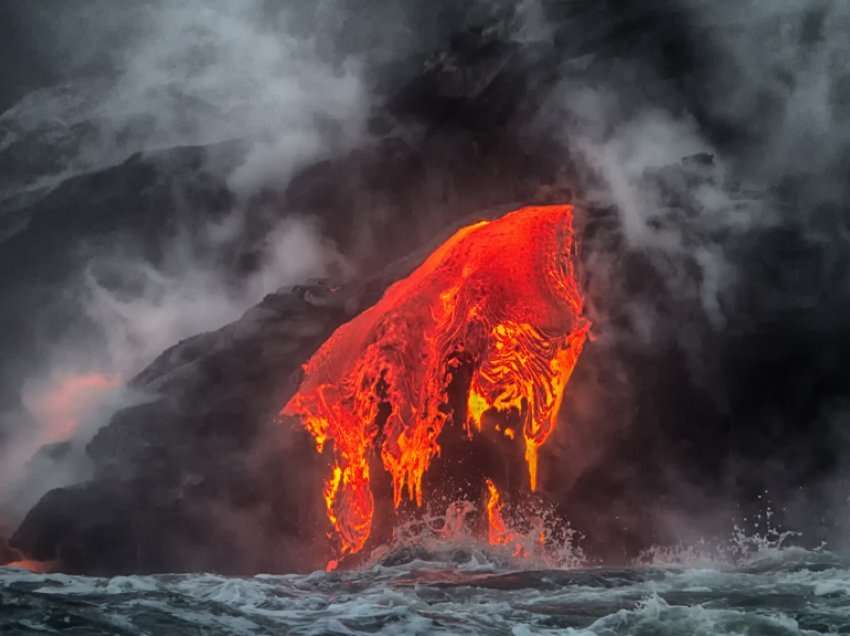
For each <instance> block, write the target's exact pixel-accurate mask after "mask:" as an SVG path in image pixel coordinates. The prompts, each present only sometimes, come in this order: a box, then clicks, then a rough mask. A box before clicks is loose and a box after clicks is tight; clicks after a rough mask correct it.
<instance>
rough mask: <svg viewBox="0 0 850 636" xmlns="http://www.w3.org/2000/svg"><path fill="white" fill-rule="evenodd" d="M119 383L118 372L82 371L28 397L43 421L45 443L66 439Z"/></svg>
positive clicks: (32, 409) (31, 406)
mask: <svg viewBox="0 0 850 636" xmlns="http://www.w3.org/2000/svg"><path fill="white" fill-rule="evenodd" d="M118 386H120V380H119V378H117V377H116V376H112V375H106V374H103V373H98V372H92V373H79V374H74V375H68V376H64V377H62V378H60V379H59V380H58V381H57V382H56V383H55V384H52V385H51V386H50V387H49V388H48V389H47V390H44V391H42V392H39V393H38V394H36V395H34V396H31V397H29V398H28V399H27V402H28V406H29V409H30V411H32V413H33V414H34V415H35V416H36V417H37V418H38V420H39V421H40V422H41V423H42V424H43V427H44V428H43V434H42V440H41V441H42V443H53V442H64V441H66V440H68V439H70V438H71V437H72V436H73V435H74V432H75V431H76V430H77V428H78V427H79V425H80V422H81V421H83V420H85V418H87V417H89V416H90V415H91V413H92V411H93V410H94V409H95V408H96V407H97V406H98V404H100V402H101V400H102V399H103V397H104V396H105V395H106V394H107V393H108V392H109V391H112V390H113V389H115V388H117V387H118Z"/></svg>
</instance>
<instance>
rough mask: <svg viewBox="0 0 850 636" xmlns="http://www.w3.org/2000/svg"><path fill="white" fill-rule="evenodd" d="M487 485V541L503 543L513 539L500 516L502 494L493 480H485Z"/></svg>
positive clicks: (495, 543)
mask: <svg viewBox="0 0 850 636" xmlns="http://www.w3.org/2000/svg"><path fill="white" fill-rule="evenodd" d="M485 483H486V485H487V541H489V542H490V545H504V544H506V543H510V542H511V541H513V534H512V533H511V531H510V530H508V526H507V524H505V520H504V518H503V517H502V495H500V494H499V490H498V489H497V488H496V484H494V483H493V480H491V479H488V480H486V482H485Z"/></svg>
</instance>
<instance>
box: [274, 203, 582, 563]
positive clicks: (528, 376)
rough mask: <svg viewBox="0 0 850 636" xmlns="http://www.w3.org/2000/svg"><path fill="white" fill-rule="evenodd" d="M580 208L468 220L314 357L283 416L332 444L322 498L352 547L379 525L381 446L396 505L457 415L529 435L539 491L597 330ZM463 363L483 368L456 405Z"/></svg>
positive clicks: (416, 489)
mask: <svg viewBox="0 0 850 636" xmlns="http://www.w3.org/2000/svg"><path fill="white" fill-rule="evenodd" d="M572 214H573V209H572V207H571V206H568V205H557V206H542V207H526V208H522V209H519V210H516V211H514V212H511V213H509V214H506V215H505V216H503V217H502V218H500V219H498V220H495V221H491V222H488V221H482V222H480V223H475V224H473V225H469V226H467V227H464V228H462V229H460V230H459V231H458V232H456V233H455V234H454V235H453V236H452V237H451V238H450V239H448V240H447V241H446V242H445V243H443V244H442V245H441V246H440V247H438V248H437V249H436V250H435V251H434V252H433V253H432V254H431V255H430V256H429V257H428V258H427V259H426V260H425V262H424V263H422V265H420V266H419V267H418V268H417V269H416V270H415V271H414V272H413V273H412V274H410V275H409V276H408V277H407V278H404V279H402V280H400V281H398V282H396V283H395V284H393V285H392V286H391V287H389V289H387V291H386V292H385V294H384V296H383V297H382V298H381V300H380V301H378V303H377V304H375V305H373V306H372V307H370V308H368V309H366V310H365V311H364V312H363V313H361V314H360V315H358V316H357V317H355V318H354V319H353V320H351V321H350V322H348V323H346V324H344V325H342V326H341V327H339V328H338V329H337V330H336V331H335V332H334V333H333V334H332V335H331V337H330V338H329V339H328V340H327V341H326V342H325V343H324V344H323V345H322V346H321V347H320V348H319V350H318V351H317V352H316V353H315V354H314V355H313V356H312V357H311V358H310V360H309V361H308V362H307V363H306V364H305V365H304V372H305V377H304V380H303V382H302V384H301V386H300V388H299V390H298V392H297V393H295V395H294V396H293V397H292V398H291V399H290V400H289V402H288V403H287V404H286V405H285V406H284V408H283V410H282V411H281V414H282V415H289V416H298V417H300V418H301V421H302V423H303V425H304V426H305V428H306V429H307V430H308V431H309V432H310V434H311V435H312V436H313V438H314V440H315V443H316V448H317V451H318V452H319V453H324V452H326V451H327V449H328V448H329V447H332V449H331V453H332V469H331V474H330V476H329V478H328V480H327V482H326V484H325V489H324V498H325V505H326V507H327V515H328V519H329V520H330V523H331V525H332V526H333V529H334V531H335V533H336V536H337V538H338V541H339V552H340V555H345V554H352V553H355V552H358V551H359V550H361V549H362V548H363V546H364V544H365V543H366V540H367V539H368V538H369V535H370V533H371V530H372V519H373V515H374V509H375V502H374V497H373V494H372V487H371V484H370V462H369V458H370V456H371V455H372V454H373V453H379V455H380V459H381V464H382V466H383V469H384V470H386V471H387V472H388V473H389V475H390V477H391V479H392V487H393V504H394V506H395V507H396V508H397V507H398V506H399V505H400V503H401V501H402V499H403V498H405V497H406V498H408V499H409V500H410V501H412V502H415V504H416V505H418V506H421V505H422V503H423V499H424V498H425V495H426V493H423V486H422V481H423V475H424V474H425V472H426V471H427V470H428V467H429V465H430V463H431V461H432V459H433V458H434V457H436V456H437V455H438V454H439V453H440V434H441V432H442V431H443V429H444V427H445V426H446V424H447V423H453V425H454V426H462V427H464V429H463V430H464V431H465V434H466V435H467V436H468V437H469V438H470V439H471V438H472V437H473V436H475V435H477V434H480V433H482V432H483V430H484V427H487V426H493V427H494V428H495V429H496V430H498V431H500V432H501V433H502V434H504V435H505V436H507V437H509V438H511V439H513V438H515V437H516V438H521V440H522V443H523V445H524V449H525V450H524V455H525V463H526V464H527V471H528V482H527V483H528V486H529V488H530V489H531V490H535V489H536V488H537V472H538V470H537V465H538V450H539V449H540V447H541V446H542V445H543V444H544V443H545V442H546V440H547V439H548V438H549V436H550V435H551V433H552V431H553V430H554V428H555V426H556V424H557V416H558V411H559V409H560V406H561V401H562V399H563V395H564V389H565V387H566V385H567V382H568V381H569V379H570V375H571V374H572V372H573V369H574V368H575V365H576V363H577V361H578V358H579V355H580V354H581V350H582V347H583V345H584V342H585V339H586V337H587V333H588V329H589V327H590V323H589V322H588V321H587V320H586V319H585V318H584V317H583V305H584V300H583V297H582V294H581V291H580V289H579V286H578V283H577V280H576V273H575V251H576V241H575V237H574V233H573V228H572ZM463 364H467V365H470V368H471V369H472V373H471V380H470V383H469V386H468V389H467V393H466V398H465V403H466V408H465V409H452V408H451V406H450V399H449V395H448V392H449V387H450V385H451V383H452V380H453V379H454V376H455V374H456V373H457V372H458V370H459V369H460V367H461V366H462V365H463ZM463 410H465V411H466V412H465V413H462V412H460V413H458V412H456V411H463ZM485 413H487V414H488V416H487V417H484V415H485ZM517 413H518V414H519V415H520V419H519V420H517V418H516V417H513V418H511V417H508V415H509V414H517ZM458 420H460V421H458ZM517 422H519V423H518V424H517ZM486 486H487V488H488V490H489V492H490V499H489V506H488V513H489V514H488V520H489V524H490V533H489V536H490V538H491V540H494V541H495V542H497V543H498V542H504V541H505V540H506V539H505V537H506V534H505V533H506V530H505V529H504V522H503V521H502V519H501V516H500V514H498V509H499V508H498V507H499V505H500V504H499V503H498V501H497V500H496V499H494V497H496V496H497V494H494V493H497V491H496V490H495V486H494V485H493V483H492V482H491V481H490V480H487V484H486Z"/></svg>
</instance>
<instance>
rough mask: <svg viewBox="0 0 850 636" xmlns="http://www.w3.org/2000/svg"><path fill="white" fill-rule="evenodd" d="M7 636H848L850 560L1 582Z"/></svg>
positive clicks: (462, 562)
mask: <svg viewBox="0 0 850 636" xmlns="http://www.w3.org/2000/svg"><path fill="white" fill-rule="evenodd" d="M0 633H2V634H4V635H5V634H151V635H158V634H168V635H171V634H173V635H182V634H192V635H201V634H304V635H307V634H370V635H375V634H476V635H488V634H494V635H495V634H510V635H516V636H525V635H529V634H575V635H591V634H595V635H599V636H603V635H613V634H640V635H647V636H648V635H654V634H659V635H661V634H664V635H672V634H698V635H701V634H705V635H708V634H751V635H756V634H764V635H771V636H779V635H784V634H844V633H850V560H848V559H846V558H845V557H842V556H839V555H836V554H833V553H831V552H829V551H827V550H821V551H807V550H803V549H799V548H781V547H778V548H777V547H770V548H767V549H761V548H759V549H755V550H752V551H751V552H750V553H748V554H747V555H746V556H743V557H740V558H737V559H728V558H726V557H718V555H717V553H716V552H715V553H713V554H710V555H706V554H703V553H701V551H700V550H694V549H689V550H679V551H669V550H667V551H665V550H658V551H655V552H653V553H650V554H648V555H647V556H646V558H644V559H643V560H642V562H641V563H636V564H634V565H632V566H629V567H623V568H606V567H598V566H578V567H577V566H575V564H572V565H570V566H567V567H535V566H534V565H533V564H531V563H529V562H527V561H524V560H521V559H513V558H510V557H507V556H506V555H505V554H503V553H501V552H500V551H499V550H498V549H492V548H490V547H485V546H480V545H479V546H475V545H469V544H467V545H456V546H452V545H445V546H443V547H441V548H435V547H434V546H433V545H429V546H424V545H419V546H416V545H407V546H403V547H397V548H394V549H388V550H385V551H383V553H382V554H380V555H378V556H377V557H376V558H375V559H373V560H372V561H371V562H369V563H368V564H366V565H364V566H362V567H361V568H359V569H354V570H345V571H339V570H338V571H334V572H324V571H318V572H314V573H312V574H298V575H296V574H291V575H276V576H272V575H258V576H253V577H246V578H241V577H227V576H219V575H216V574H201V573H199V574H179V575H178V574H163V575H156V576H117V577H112V578H91V577H83V576H68V575H64V574H35V573H30V572H27V571H23V570H13V569H8V568H7V569H2V568H0Z"/></svg>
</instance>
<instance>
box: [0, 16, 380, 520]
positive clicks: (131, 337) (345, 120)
mask: <svg viewBox="0 0 850 636" xmlns="http://www.w3.org/2000/svg"><path fill="white" fill-rule="evenodd" d="M55 9H56V10H55V11H52V10H51V12H46V11H44V10H43V9H42V8H37V7H35V8H33V9H32V11H31V13H30V14H29V15H28V19H30V20H31V21H32V23H33V24H36V25H39V28H40V29H42V32H44V33H48V32H49V33H51V35H52V36H53V37H52V38H51V40H50V43H49V46H50V47H51V48H50V50H49V54H50V57H51V59H52V60H53V62H54V63H55V64H56V65H57V66H58V73H57V74H58V76H59V77H60V78H65V77H67V81H62V82H60V83H59V84H56V85H49V86H45V87H44V88H41V89H39V90H36V91H34V92H33V93H31V94H29V95H27V96H25V97H24V98H23V99H22V100H20V101H19V102H18V103H17V104H15V105H14V106H12V107H11V108H10V109H9V110H7V111H6V112H5V113H3V114H2V115H0V151H7V152H11V153H13V156H14V152H15V149H16V148H17V147H19V146H30V147H32V148H35V151H34V152H33V153H32V155H33V157H32V161H31V162H29V163H28V165H26V166H25V167H26V169H25V170H20V171H19V172H18V173H17V174H12V175H11V176H10V177H9V178H7V179H4V180H2V183H0V198H3V197H4V196H5V197H15V196H19V195H20V193H21V192H22V191H25V190H29V191H31V192H39V191H42V192H46V191H49V189H50V188H51V187H53V185H54V184H56V183H59V182H60V181H62V180H64V179H67V178H68V177H71V176H74V175H76V174H83V173H87V172H91V171H94V170H99V169H103V168H106V167H108V166H111V165H115V164H118V163H120V162H122V161H125V160H126V159H127V158H128V157H130V156H131V155H134V154H135V153H139V152H141V153H148V155H150V153H155V152H159V151H160V150H163V151H164V152H168V151H167V149H168V148H173V147H178V146H208V147H211V148H215V144H219V145H220V142H230V141H231V140H238V141H239V144H240V145H239V146H238V149H237V150H236V151H234V154H233V157H235V159H234V158H233V157H230V156H228V157H225V159H226V160H225V161H221V159H220V157H219V156H218V155H216V154H215V153H214V152H212V153H206V156H207V159H206V161H207V163H208V165H207V167H206V169H207V171H208V172H209V173H212V174H214V175H218V176H219V177H220V178H221V179H222V180H223V183H224V184H225V185H226V187H227V189H228V190H229V192H230V193H231V195H232V196H231V201H232V203H231V206H230V209H229V210H225V213H224V214H223V215H218V216H216V217H215V218H209V219H203V218H201V219H200V220H198V218H197V217H198V215H197V214H195V215H194V220H193V221H191V222H189V223H183V224H182V225H180V226H179V227H178V228H177V229H176V231H175V232H172V233H171V234H170V235H169V236H168V238H167V239H166V240H165V242H164V244H162V245H161V246H159V251H160V254H161V256H160V257H159V258H157V259H156V261H152V260H151V259H150V258H148V257H147V255H146V253H145V248H144V246H141V245H138V244H136V243H135V242H134V241H133V240H132V238H130V239H121V240H119V241H118V242H117V243H114V244H106V245H104V244H100V245H97V246H94V247H91V246H89V248H90V249H89V250H88V252H87V258H86V260H85V261H84V263H83V264H82V265H81V267H80V269H79V270H78V271H76V272H70V273H69V279H68V280H67V281H66V284H65V285H64V286H63V287H62V288H61V289H57V290H56V293H57V294H59V295H63V296H66V297H67V302H69V303H76V304H77V305H78V306H80V307H81V311H82V313H83V315H84V318H85V319H86V320H87V321H88V322H89V324H90V326H91V328H90V330H89V332H88V335H87V336H86V337H85V338H82V339H81V338H80V337H79V333H76V332H75V333H73V335H68V336H63V335H62V331H61V329H60V330H59V332H58V334H55V335H54V339H53V340H52V341H51V342H49V343H43V344H42V346H41V347H40V350H41V351H42V352H43V355H42V356H40V357H39V358H38V359H36V360H30V361H27V362H23V361H22V362H21V363H20V364H19V366H20V367H23V369H22V371H21V375H22V377H23V380H22V382H21V385H20V386H21V398H22V399H21V405H20V407H19V408H11V409H10V408H6V409H5V412H3V413H2V417H3V422H2V427H1V428H0V430H2V431H4V432H6V438H5V439H4V443H3V445H2V449H1V450H0V466H2V467H3V469H2V474H0V483H2V484H3V488H2V492H0V519H2V521H3V522H4V523H14V522H16V521H18V520H19V519H20V518H21V515H22V514H23V513H25V512H26V511H27V509H28V508H29V507H30V506H31V505H32V504H33V503H34V502H35V500H37V499H38V497H39V496H40V495H41V494H43V493H44V492H45V491H46V490H48V489H50V488H53V487H56V486H61V485H66V484H70V483H75V482H77V481H80V480H82V479H85V478H86V476H87V475H88V470H89V467H88V463H87V461H86V457H85V452H84V447H85V444H86V443H87V442H88V441H89V440H90V439H91V437H92V436H93V435H94V433H95V432H96V431H97V429H98V428H99V427H101V426H103V425H104V424H106V423H107V422H108V421H109V419H110V417H111V415H112V413H114V412H115V410H116V409H118V408H122V407H126V406H128V405H130V404H134V403H138V401H140V400H143V399H148V398H149V397H150V396H139V395H136V394H134V393H132V392H128V391H127V390H126V389H124V388H123V386H124V383H126V382H127V381H129V380H130V379H131V378H132V377H133V376H134V375H135V374H136V373H138V372H139V371H140V370H141V369H142V368H144V366H145V365H146V364H148V363H149V362H151V361H152V360H153V359H154V357H156V356H157V355H158V354H159V353H160V352H162V351H163V350H164V349H166V348H167V347H169V346H171V345H172V344H174V343H176V342H178V341H180V340H182V339H184V338H187V337H189V336H191V335H194V334H197V333H200V332H203V331H208V330H211V329H216V328H218V327H220V326H222V325H224V324H226V323H228V322H230V321H233V320H235V319H236V318H238V317H239V316H240V315H241V313H242V312H244V311H245V310H246V309H247V308H249V307H250V306H252V305H253V304H255V303H256V302H258V301H259V300H260V299H261V298H262V297H263V296H264V295H265V294H267V293H270V292H272V291H274V290H276V289H278V288H280V287H282V286H286V285H288V284H293V283H295V282H299V281H304V280H306V279H310V278H315V277H322V276H326V275H327V274H328V273H330V272H331V271H333V272H336V273H337V274H338V273H339V272H340V271H345V270H346V268H347V267H348V266H347V264H346V263H345V261H344V259H343V258H342V257H341V256H340V255H339V253H338V252H337V251H336V249H335V246H334V245H332V244H331V243H329V242H328V241H326V240H325V239H324V238H323V237H322V236H321V235H320V233H319V231H318V229H317V227H316V225H315V223H313V222H312V221H311V219H309V218H305V217H303V216H298V217H296V216H293V215H291V214H287V210H282V209H274V208H270V207H269V205H268V204H266V205H265V208H264V209H261V210H260V215H261V218H262V221H263V227H264V228H265V231H264V232H263V235H262V236H261V237H259V238H256V239H251V238H250V236H251V231H252V230H251V223H252V222H255V221H251V220H250V219H249V218H248V217H247V216H246V215H247V214H248V211H249V209H251V210H253V213H254V214H255V215H256V209H257V207H258V204H257V203H256V201H254V199H255V198H256V197H257V196H258V195H259V194H260V193H262V192H274V191H281V190H283V189H284V188H285V187H286V185H287V184H288V182H289V179H290V177H291V176H292V174H293V172H294V171H295V170H297V169H298V168H299V167H301V166H303V165H305V164H307V163H309V162H312V161H315V160H317V159H318V158H320V157H322V156H325V155H329V154H334V153H339V152H343V151H345V150H346V149H347V148H349V147H350V146H351V145H352V144H353V143H354V142H355V141H357V140H358V139H359V138H360V137H361V136H362V130H363V124H364V119H365V116H366V113H367V110H368V107H369V100H368V99H367V94H366V91H365V89H364V83H363V80H362V77H361V67H360V63H359V62H358V61H357V60H356V59H354V57H353V56H349V55H340V54H337V52H336V51H329V50H327V48H326V47H325V49H324V50H320V48H321V46H320V45H321V44H322V42H323V40H322V34H321V33H320V29H322V28H324V25H323V23H322V21H321V20H316V21H314V22H313V25H312V26H313V29H312V30H310V29H305V28H304V19H303V18H304V16H303V15H299V14H297V13H296V11H294V10H290V9H289V8H282V7H271V6H269V4H268V3H264V2H260V1H257V2H245V3H239V4H238V5H235V4H233V3H229V2H213V3H210V2H200V1H198V2H189V3H180V4H179V5H175V4H173V3H165V2H142V3H136V4H134V5H133V6H131V7H127V8H126V9H127V10H126V11H124V10H122V11H120V12H116V11H113V10H112V5H111V3H100V2H93V3H85V4H75V5H66V6H63V7H57V8H55ZM45 46H47V45H45ZM47 145H49V146H51V148H52V150H53V152H47V151H46V150H47V148H46V147H45V148H43V149H44V150H45V152H43V153H39V152H37V150H38V149H39V148H41V146H47ZM172 203H173V206H174V208H175V210H180V209H184V208H191V207H192V206H193V205H194V204H193V203H192V202H190V201H186V200H184V199H183V198H181V193H179V192H175V193H174V197H173V201H172ZM259 207H261V208H262V205H260V206H259ZM69 213H71V212H69ZM133 213H134V211H133V210H115V214H118V215H124V214H129V215H132V214H133ZM189 218H190V219H191V218H193V217H192V216H191V215H189ZM246 237H248V238H246ZM246 241H250V242H251V243H250V245H249V246H248V251H249V252H250V254H251V255H252V262H251V266H250V268H249V270H248V271H247V272H240V273H239V275H238V276H237V275H235V273H234V271H233V266H232V264H230V263H228V262H227V261H226V259H223V258H222V256H221V255H222V254H224V253H227V250H229V249H230V250H231V251H232V248H233V245H234V244H240V243H245V242H246ZM6 407H8V405H6ZM51 444H52V446H49V447H48V448H47V450H41V451H40V449H43V448H44V447H45V445H51Z"/></svg>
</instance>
